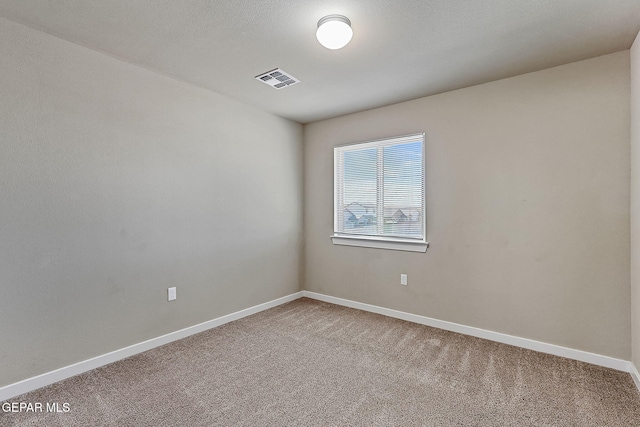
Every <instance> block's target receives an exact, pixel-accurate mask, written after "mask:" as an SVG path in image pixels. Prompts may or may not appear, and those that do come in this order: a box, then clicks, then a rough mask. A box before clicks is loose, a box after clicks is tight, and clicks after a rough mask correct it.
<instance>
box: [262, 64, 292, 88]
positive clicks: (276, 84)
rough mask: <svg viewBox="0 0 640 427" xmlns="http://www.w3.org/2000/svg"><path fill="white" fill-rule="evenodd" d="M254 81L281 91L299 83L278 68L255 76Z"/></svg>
mask: <svg viewBox="0 0 640 427" xmlns="http://www.w3.org/2000/svg"><path fill="white" fill-rule="evenodd" d="M256 79H258V80H260V81H261V82H263V83H265V84H268V85H269V86H271V87H273V88H276V89H282V88H285V87H288V86H291V85H294V84H296V83H300V80H298V79H296V78H295V77H293V76H292V75H291V74H289V73H287V72H285V71H283V70H281V69H280V68H276V69H275V70H271V71H267V72H266V73H262V74H260V75H259V76H256Z"/></svg>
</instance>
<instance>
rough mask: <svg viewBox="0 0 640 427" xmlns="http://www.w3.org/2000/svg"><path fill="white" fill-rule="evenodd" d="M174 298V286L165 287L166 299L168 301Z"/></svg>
mask: <svg viewBox="0 0 640 427" xmlns="http://www.w3.org/2000/svg"><path fill="white" fill-rule="evenodd" d="M174 299H176V288H175V286H174V287H173V288H169V289H167V300H168V301H173V300H174Z"/></svg>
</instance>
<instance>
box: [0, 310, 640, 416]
mask: <svg viewBox="0 0 640 427" xmlns="http://www.w3.org/2000/svg"><path fill="white" fill-rule="evenodd" d="M11 402H32V403H33V402H48V403H51V402H53V403H59V404H60V408H62V405H63V403H68V404H69V409H70V410H69V412H67V413H64V412H62V413H47V412H42V413H35V414H34V413H22V414H12V413H4V412H2V411H0V426H103V425H104V426H519V427H521V426H581V427H582V426H625V427H628V426H640V393H638V391H637V390H636V388H635V386H634V384H633V381H632V379H631V377H630V376H629V375H628V374H627V373H624V372H618V371H614V370H610V369H605V368H601V367H598V366H594V365H589V364H586V363H582V362H576V361H573V360H569V359H563V358H560V357H556V356H549V355H546V354H541V353H536V352H533V351H529V350H524V349H521V348H517V347H511V346H508V345H504V344H498V343H494V342H491V341H485V340H482V339H478V338H473V337H468V336H465V335H460V334H456V333H452V332H446V331H442V330H439V329H434V328H430V327H427V326H422V325H417V324H413V323H409V322H405V321H402V320H397V319H392V318H388V317H384V316H380V315H377V314H372V313H367V312H363V311H359V310H354V309H349V308H345V307H340V306H336V305H332V304H327V303H323V302H319V301H314V300H310V299H307V298H302V299H299V300H296V301H293V302H291V303H288V304H285V305H282V306H279V307H276V308H273V309H271V310H268V311H265V312H262V313H258V314H256V315H253V316H250V317H247V318H244V319H242V320H239V321H236V322H233V323H229V324H226V325H224V326H221V327H219V328H216V329H211V330H209V331H206V332H203V333H200V334H197V335H193V336H191V337H189V338H186V339H183V340H181V341H177V342H174V343H171V344H168V345H165V346H163V347H159V348H156V349H154V350H150V351H147V352H145V353H141V354H139V355H137V356H133V357H130V358H128V359H125V360H123V361H120V362H116V363H113V364H111V365H107V366H104V367H102V368H99V369H96V370H94V371H91V372H87V373H85V374H82V375H79V376H77V377H73V378H70V379H68V380H65V381H61V382H59V383H56V384H53V385H51V386H48V387H45V388H42V389H39V390H36V391H34V392H31V393H28V394H25V395H22V396H19V397H16V398H14V399H11Z"/></svg>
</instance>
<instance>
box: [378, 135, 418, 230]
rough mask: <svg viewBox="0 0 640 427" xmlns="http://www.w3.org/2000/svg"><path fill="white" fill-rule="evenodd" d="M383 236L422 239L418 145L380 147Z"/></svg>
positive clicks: (412, 143)
mask: <svg viewBox="0 0 640 427" xmlns="http://www.w3.org/2000/svg"><path fill="white" fill-rule="evenodd" d="M383 150H384V151H383V153H384V157H383V158H384V192H383V198H384V234H385V235H393V236H408V237H416V236H421V235H422V215H423V212H422V205H423V203H422V194H423V190H422V182H423V180H422V143H421V142H419V141H418V142H410V143H405V144H398V145H391V146H387V147H384V149H383Z"/></svg>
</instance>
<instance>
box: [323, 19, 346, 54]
mask: <svg viewBox="0 0 640 427" xmlns="http://www.w3.org/2000/svg"><path fill="white" fill-rule="evenodd" d="M351 37H353V30H352V29H351V21H349V19H348V18H346V17H345V16H342V15H329V16H325V17H324V18H322V19H321V20H320V21H318V30H317V31H316V38H317V39H318V41H319V42H320V44H321V45H322V46H324V47H326V48H327V49H340V48H343V47H345V46H346V45H347V43H349V42H350V41H351Z"/></svg>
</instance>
